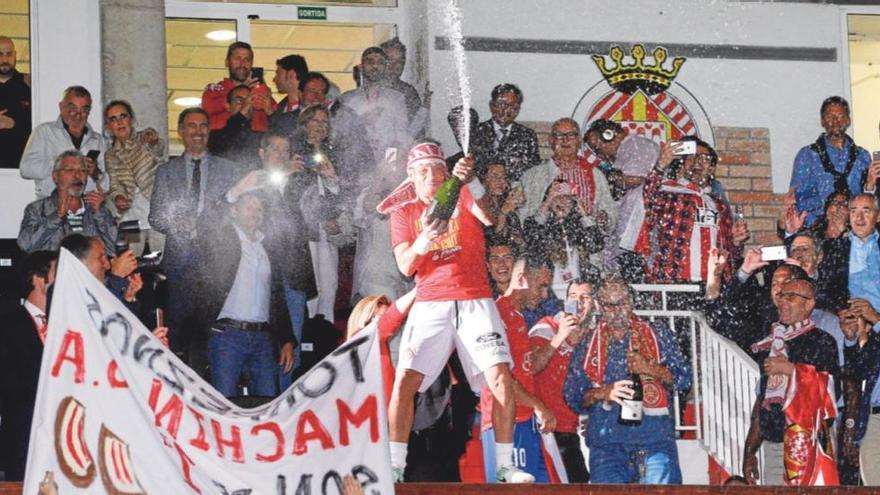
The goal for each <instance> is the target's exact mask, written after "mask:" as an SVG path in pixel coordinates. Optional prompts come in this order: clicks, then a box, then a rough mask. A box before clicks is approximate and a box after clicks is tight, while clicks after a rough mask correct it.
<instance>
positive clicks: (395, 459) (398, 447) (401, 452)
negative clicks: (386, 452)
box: [388, 442, 407, 468]
mask: <svg viewBox="0 0 880 495" xmlns="http://www.w3.org/2000/svg"><path fill="white" fill-rule="evenodd" d="M388 445H389V446H390V447H391V466H392V467H399V468H405V467H406V449H407V444H406V443H405V442H388Z"/></svg>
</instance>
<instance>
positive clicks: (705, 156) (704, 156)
mask: <svg viewBox="0 0 880 495" xmlns="http://www.w3.org/2000/svg"><path fill="white" fill-rule="evenodd" d="M693 156H694V160H696V161H698V162H704V163H711V162H712V155H710V154H709V153H699V154H696V155H693Z"/></svg>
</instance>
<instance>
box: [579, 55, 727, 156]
mask: <svg viewBox="0 0 880 495" xmlns="http://www.w3.org/2000/svg"><path fill="white" fill-rule="evenodd" d="M592 60H593V62H594V63H595V64H596V67H597V68H598V69H599V72H600V73H601V74H602V77H603V80H602V81H598V82H596V84H594V85H593V86H592V87H590V88H589V89H588V90H587V91H586V92H585V93H584V95H583V96H582V97H581V99H580V101H578V104H577V105H576V106H575V109H574V112H573V113H572V117H573V118H574V119H575V120H577V121H578V122H580V124H581V126H582V128H583V129H586V128H587V127H589V125H590V123H591V122H593V121H594V120H597V119H607V120H613V121H615V122H618V123H620V125H622V126H623V127H624V128H625V129H626V130H627V132H629V133H630V134H633V133H635V134H638V135H642V136H645V137H649V138H651V139H653V140H654V141H656V142H658V143H666V142H670V141H676V140H679V139H681V138H682V137H683V136H698V137H699V138H700V139H702V140H704V141H707V142H708V143H709V144H714V138H713V136H712V127H711V124H710V122H709V117H708V116H707V115H706V112H705V110H704V109H703V107H702V105H700V103H699V101H697V99H696V97H694V95H693V94H692V93H691V92H690V91H688V89H687V88H685V87H684V86H683V85H682V84H681V83H679V82H677V81H676V80H675V78H676V77H677V76H678V74H679V72H680V71H681V69H682V67H683V66H684V64H685V62H686V61H687V59H686V58H685V57H672V58H671V59H670V57H669V53H668V51H667V50H666V48H663V47H659V46H658V47H656V48H654V50H653V51H652V52H651V53H650V55H649V54H648V52H647V50H646V49H645V47H644V45H642V44H635V45H633V47H632V50H631V51H630V53H629V54H627V53H626V52H625V51H624V49H623V48H621V47H620V46H614V47H612V48H611V50H610V52H609V53H608V54H607V55H606V54H593V55H592ZM605 84H607V85H608V86H610V88H611V89H610V90H609V89H608V86H606V85H605ZM583 152H584V156H585V157H586V158H587V160H588V161H589V162H591V163H598V162H599V159H598V158H597V157H596V156H595V155H593V153H592V151H591V150H590V149H589V148H588V147H587V146H586V144H585V145H584V149H583Z"/></svg>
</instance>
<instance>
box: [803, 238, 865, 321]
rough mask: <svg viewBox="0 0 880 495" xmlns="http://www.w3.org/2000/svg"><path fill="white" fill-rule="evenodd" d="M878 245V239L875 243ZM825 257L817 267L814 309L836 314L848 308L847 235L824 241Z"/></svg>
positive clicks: (848, 241) (848, 245)
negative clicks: (817, 279) (817, 280)
mask: <svg viewBox="0 0 880 495" xmlns="http://www.w3.org/2000/svg"><path fill="white" fill-rule="evenodd" d="M877 243H878V245H880V237H878V241H877ZM825 245H826V251H825V256H824V257H823V258H822V263H821V264H820V265H819V284H818V287H817V293H816V307H818V308H821V309H828V310H829V311H834V312H837V311H838V310H841V309H843V308H846V307H847V306H849V298H850V294H849V250H850V247H852V241H850V239H849V235H842V236H840V237H838V238H837V239H830V240H828V241H826V244H825Z"/></svg>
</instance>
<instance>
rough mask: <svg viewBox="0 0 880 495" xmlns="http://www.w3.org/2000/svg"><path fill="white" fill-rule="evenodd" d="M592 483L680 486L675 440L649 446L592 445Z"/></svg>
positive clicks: (679, 470)
mask: <svg viewBox="0 0 880 495" xmlns="http://www.w3.org/2000/svg"><path fill="white" fill-rule="evenodd" d="M590 483H641V484H648V485H680V484H681V469H680V468H679V466H678V448H677V447H676V446H675V440H670V441H668V442H657V443H652V444H648V445H624V444H610V445H602V446H599V447H594V446H590Z"/></svg>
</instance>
